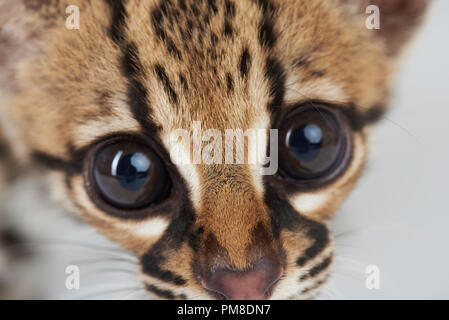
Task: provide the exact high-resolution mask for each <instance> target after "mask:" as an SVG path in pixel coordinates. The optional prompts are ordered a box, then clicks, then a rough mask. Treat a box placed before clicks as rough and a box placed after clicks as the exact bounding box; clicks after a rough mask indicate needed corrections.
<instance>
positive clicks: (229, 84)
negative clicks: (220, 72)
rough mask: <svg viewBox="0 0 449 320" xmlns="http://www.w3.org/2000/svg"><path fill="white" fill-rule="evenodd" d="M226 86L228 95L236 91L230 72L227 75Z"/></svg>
mask: <svg viewBox="0 0 449 320" xmlns="http://www.w3.org/2000/svg"><path fill="white" fill-rule="evenodd" d="M226 84H227V88H228V93H230V92H232V91H233V90H234V80H233V79H232V75H231V74H230V73H229V72H228V73H226Z"/></svg>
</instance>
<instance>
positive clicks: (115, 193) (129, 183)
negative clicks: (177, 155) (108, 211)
mask: <svg viewBox="0 0 449 320" xmlns="http://www.w3.org/2000/svg"><path fill="white" fill-rule="evenodd" d="M92 166H93V167H92V175H91V176H92V179H93V185H94V186H95V188H96V190H97V192H98V194H99V195H100V196H101V197H102V198H103V199H104V200H105V201H106V202H108V203H109V204H111V205H113V206H114V207H117V208H120V209H139V208H143V207H147V206H150V205H152V204H156V203H159V202H161V201H162V200H164V199H165V198H167V197H168V195H169V191H170V186H171V184H170V179H169V175H168V173H167V169H166V167H165V165H164V163H163V161H162V159H161V158H160V157H159V156H158V155H157V154H156V153H155V152H154V151H153V150H152V149H150V148H149V147H147V146H146V145H145V144H140V143H137V142H134V141H127V140H119V141H112V142H110V143H106V144H105V145H103V146H102V147H101V148H99V150H98V151H97V152H96V154H95V158H94V161H93V163H92Z"/></svg>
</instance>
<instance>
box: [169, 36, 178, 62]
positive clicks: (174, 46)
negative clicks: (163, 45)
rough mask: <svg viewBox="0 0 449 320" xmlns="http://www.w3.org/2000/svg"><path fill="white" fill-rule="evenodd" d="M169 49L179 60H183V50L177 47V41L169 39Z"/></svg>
mask: <svg viewBox="0 0 449 320" xmlns="http://www.w3.org/2000/svg"><path fill="white" fill-rule="evenodd" d="M166 42H167V50H168V52H170V54H171V55H172V56H173V57H175V58H177V59H178V60H182V56H181V52H180V51H179V50H178V48H177V47H176V45H175V43H174V42H173V40H171V39H169V38H168V39H167V41H166Z"/></svg>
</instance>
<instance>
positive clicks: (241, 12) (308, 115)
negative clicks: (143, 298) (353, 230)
mask: <svg viewBox="0 0 449 320" xmlns="http://www.w3.org/2000/svg"><path fill="white" fill-rule="evenodd" d="M428 3H429V1H426V0H408V1H406V0H389V1H382V0H374V1H363V0H338V1H328V0H165V1H164V0H142V1H133V0H123V1H119V0H116V1H114V0H101V1H100V0H99V1H87V0H69V1H65V0H45V1H37V0H1V1H0V45H1V47H0V83H1V91H0V99H1V100H0V107H1V109H0V119H1V122H0V128H1V136H2V137H3V138H2V140H3V144H2V145H3V146H4V148H3V149H4V152H3V153H2V155H3V156H2V167H1V168H2V169H1V173H2V177H3V180H4V181H6V182H7V181H8V176H9V174H10V173H11V171H12V168H13V167H18V169H19V170H20V169H23V168H26V169H27V171H33V170H41V169H40V168H42V165H44V166H45V167H46V172H48V174H49V176H50V177H51V179H50V181H51V182H50V187H51V188H52V189H54V190H56V191H57V194H59V199H58V200H59V201H60V203H61V206H64V207H65V208H66V209H67V210H69V211H71V212H73V213H74V214H76V215H77V216H79V217H81V218H82V219H83V220H84V221H85V222H86V223H89V224H91V225H93V226H94V227H96V228H97V229H98V230H99V231H100V232H101V233H103V234H104V235H106V236H107V237H109V238H110V239H112V240H113V241H115V242H117V243H118V244H119V245H120V246H122V247H123V248H124V249H125V250H128V251H130V252H132V253H133V254H134V255H135V256H136V257H137V259H138V261H139V263H138V268H139V271H140V273H141V279H142V282H143V284H144V286H145V288H146V290H147V292H148V296H149V297H153V298H162V299H192V298H196V299H308V298H311V297H314V296H315V295H316V293H317V292H319V289H320V287H321V285H322V284H323V283H325V282H326V280H327V278H328V276H329V274H330V273H331V265H332V257H333V244H332V238H331V236H330V233H329V230H328V227H327V223H328V221H329V219H331V218H332V216H333V214H334V213H335V211H336V210H337V208H338V207H339V205H340V204H341V202H342V201H343V200H344V199H345V197H346V196H347V195H348V193H349V192H350V191H351V189H352V188H353V186H354V184H355V182H356V181H357V179H358V178H359V176H360V174H361V172H362V169H363V165H364V163H365V161H366V159H367V153H368V142H367V139H368V135H369V129H370V127H371V126H372V125H373V124H374V123H375V122H376V121H378V120H379V119H381V118H382V116H383V114H384V113H385V112H386V110H387V106H388V102H389V96H390V88H391V77H392V74H393V71H394V64H395V62H396V60H397V59H398V55H399V53H400V51H401V48H402V47H403V46H404V45H405V44H406V42H407V41H408V39H409V38H410V36H411V35H412V33H413V31H414V30H415V29H416V27H417V26H418V25H419V22H420V21H421V20H422V19H421V18H422V16H423V14H424V12H425V8H426V7H427V5H428ZM368 5H376V6H377V8H378V9H379V13H380V29H369V28H367V25H366V18H367V15H366V8H367V6H368ZM69 6H71V8H74V9H75V10H78V12H79V28H68V27H67V24H66V22H67V21H66V19H67V14H66V9H67V8H68V7H69ZM198 123H199V124H201V128H202V132H204V131H207V130H216V131H218V132H220V133H222V134H223V136H221V137H220V138H216V136H215V139H212V136H210V137H209V138H211V139H210V140H209V139H207V138H204V135H202V138H201V140H200V142H199V146H200V151H199V152H200V153H199V155H200V156H199V158H200V160H204V154H205V153H207V152H209V156H210V157H211V158H214V156H215V157H216V156H217V154H215V152H217V148H210V144H211V143H212V140H219V142H220V143H219V146H221V147H223V146H226V147H229V146H230V144H231V145H233V143H234V140H230V141H228V142H226V141H224V138H223V137H224V133H225V131H226V130H235V131H237V132H250V131H251V130H256V131H260V130H266V132H267V134H265V135H262V141H260V139H259V140H258V143H257V145H258V146H259V148H253V147H252V145H253V144H254V141H253V142H251V141H250V139H249V138H248V137H246V138H244V143H243V146H244V147H245V148H241V149H244V150H246V151H245V154H244V155H243V156H242V157H241V159H243V161H240V162H232V161H231V163H226V162H225V161H212V162H205V161H197V162H195V161H193V157H194V154H195V150H192V149H195V148H193V147H192V145H193V144H194V141H192V140H191V139H187V140H182V141H181V142H176V143H175V142H174V141H173V139H171V137H172V133H173V132H174V131H176V130H184V132H188V133H192V132H194V128H193V126H194V125H195V124H198ZM269 130H274V131H275V132H276V135H271V134H268V132H269ZM195 136H196V135H193V137H195ZM206 136H207V135H206ZM203 138H204V139H203ZM215 142H217V141H215ZM175 145H176V151H177V154H178V156H180V158H182V159H183V160H187V161H181V162H176V161H173V157H172V156H171V155H172V151H173V148H174V147H175ZM271 145H274V146H275V147H276V148H275V150H277V151H276V152H275V155H276V157H275V158H273V159H276V170H275V171H274V172H270V173H269V174H264V172H263V170H261V169H263V168H265V167H266V165H265V164H263V163H259V162H254V163H249V161H247V160H248V158H249V157H250V156H251V155H253V153H258V156H266V153H268V151H269V150H268V149H269V147H270V146H271ZM214 146H217V145H214ZM260 146H262V148H260ZM208 147H209V149H208ZM232 147H233V148H231V150H232V152H231V154H230V159H232V160H235V159H236V158H237V157H238V156H239V155H238V154H237V153H238V150H241V149H239V148H238V147H237V146H234V145H233V146H232ZM196 152H198V150H196ZM225 156H226V154H220V155H219V156H218V160H223V159H224V157H225ZM228 156H229V154H228ZM240 156H241V155H240ZM190 160H192V161H190ZM7 186H8V183H6V184H5V185H4V187H6V188H7ZM36 214H38V213H36ZM0 225H1V224H0Z"/></svg>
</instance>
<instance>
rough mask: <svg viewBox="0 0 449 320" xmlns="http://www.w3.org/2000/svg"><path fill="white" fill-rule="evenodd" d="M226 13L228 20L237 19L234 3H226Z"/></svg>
mask: <svg viewBox="0 0 449 320" xmlns="http://www.w3.org/2000/svg"><path fill="white" fill-rule="evenodd" d="M225 13H226V17H227V18H231V19H232V18H234V17H235V5H234V3H233V2H232V1H229V0H227V1H226V2H225Z"/></svg>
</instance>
